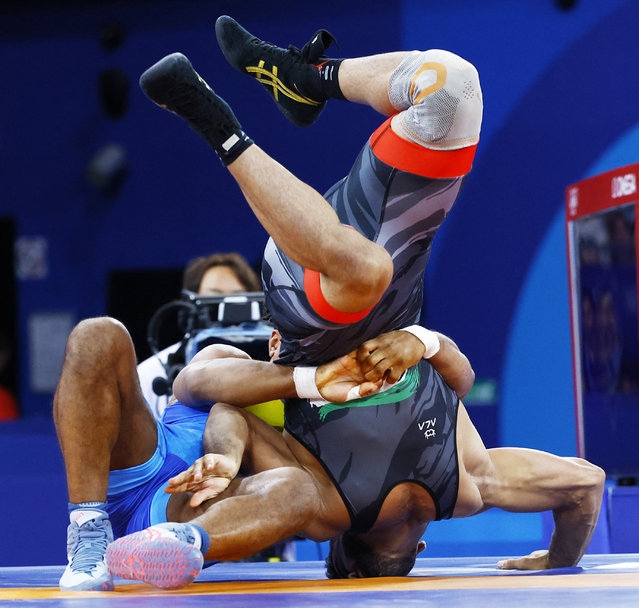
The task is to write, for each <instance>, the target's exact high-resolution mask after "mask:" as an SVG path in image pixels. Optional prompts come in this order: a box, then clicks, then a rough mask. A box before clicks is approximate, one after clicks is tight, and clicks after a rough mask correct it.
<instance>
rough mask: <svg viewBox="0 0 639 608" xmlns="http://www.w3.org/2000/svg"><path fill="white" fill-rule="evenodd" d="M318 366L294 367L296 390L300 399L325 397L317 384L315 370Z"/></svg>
mask: <svg viewBox="0 0 639 608" xmlns="http://www.w3.org/2000/svg"><path fill="white" fill-rule="evenodd" d="M316 369H317V367H301V366H299V367H295V368H293V382H295V391H296V392H297V396H298V397H299V398H300V399H324V398H323V397H322V393H320V392H319V390H318V388H317V384H315V370H316Z"/></svg>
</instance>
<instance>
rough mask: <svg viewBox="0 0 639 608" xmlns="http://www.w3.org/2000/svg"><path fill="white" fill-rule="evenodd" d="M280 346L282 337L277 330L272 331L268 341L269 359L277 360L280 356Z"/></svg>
mask: <svg viewBox="0 0 639 608" xmlns="http://www.w3.org/2000/svg"><path fill="white" fill-rule="evenodd" d="M281 344H282V336H281V335H280V332H279V331H277V329H274V330H273V333H272V334H271V337H270V338H269V340H268V356H269V358H270V359H277V358H278V357H279V356H280V346H281Z"/></svg>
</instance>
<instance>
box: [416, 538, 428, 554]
mask: <svg viewBox="0 0 639 608" xmlns="http://www.w3.org/2000/svg"><path fill="white" fill-rule="evenodd" d="M424 549H426V541H423V540H420V541H419V542H418V543H417V555H419V554H420V553H421V552H422V551H424Z"/></svg>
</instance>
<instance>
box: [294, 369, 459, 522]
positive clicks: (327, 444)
mask: <svg viewBox="0 0 639 608" xmlns="http://www.w3.org/2000/svg"><path fill="white" fill-rule="evenodd" d="M458 403H459V399H458V397H457V395H456V393H455V392H454V391H453V390H452V389H451V388H450V387H449V386H448V385H447V384H446V383H445V382H444V381H443V379H442V378H441V376H440V375H439V374H438V373H437V372H436V371H435V370H434V369H433V367H432V366H431V364H430V363H429V362H428V361H425V360H422V361H421V362H420V363H419V364H418V365H416V366H415V367H412V368H410V369H409V370H407V372H406V375H405V377H404V378H403V379H402V380H400V381H399V382H398V383H397V384H396V385H395V386H394V387H393V388H391V389H388V390H387V391H385V392H383V393H378V394H377V395H373V396H371V397H365V398H362V399H357V400H354V401H348V402H346V403H340V404H328V405H324V406H322V407H321V408H319V407H315V406H313V405H312V404H311V403H310V402H308V401H305V400H299V399H294V400H288V401H287V402H286V410H285V414H286V422H285V428H286V430H287V431H288V432H289V433H291V435H293V436H294V437H295V438H296V439H297V440H298V441H299V442H300V443H301V444H302V445H304V446H305V447H306V448H307V449H308V450H309V451H310V452H311V453H312V454H313V455H315V456H316V457H317V459H318V460H319V461H320V462H321V464H322V465H323V467H324V469H325V470H326V472H327V473H328V475H329V476H330V477H331V479H332V480H333V482H334V484H335V486H336V488H337V489H338V491H339V492H340V494H341V496H342V498H343V499H344V504H345V505H346V507H347V508H348V511H349V514H350V516H351V522H352V528H351V531H353V532H355V533H362V532H366V531H367V530H369V529H370V528H371V526H372V525H373V524H374V523H375V520H376V519H377V515H378V514H379V510H380V509H381V507H382V503H383V502H384V499H385V498H386V496H387V495H388V493H389V492H390V491H391V490H392V489H393V488H394V487H395V486H396V485H397V484H399V483H403V482H412V483H416V484H418V485H420V486H421V487H423V488H424V489H425V490H426V491H427V492H428V493H429V494H430V495H431V497H432V499H433V502H434V503H435V508H436V512H437V514H436V519H448V518H450V517H452V515H453V510H454V508H455V503H456V501H457V490H458V486H459V469H458V462H457V449H456V424H457V409H458Z"/></svg>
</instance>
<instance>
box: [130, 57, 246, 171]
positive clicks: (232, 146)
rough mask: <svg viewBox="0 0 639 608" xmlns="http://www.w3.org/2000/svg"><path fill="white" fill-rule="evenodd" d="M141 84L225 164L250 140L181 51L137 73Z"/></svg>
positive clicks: (227, 108)
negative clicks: (179, 118)
mask: <svg viewBox="0 0 639 608" xmlns="http://www.w3.org/2000/svg"><path fill="white" fill-rule="evenodd" d="M140 88H141V89H142V91H144V93H145V95H146V96H147V97H148V98H149V99H150V100H151V101H153V102H154V103H156V104H157V105H159V106H161V107H162V108H164V109H166V110H169V112H173V113H174V114H177V115H178V116H180V117H181V118H183V119H184V120H186V121H187V122H188V124H189V126H190V127H191V128H192V129H193V130H194V131H195V132H196V133H197V134H198V135H200V136H201V137H202V138H203V139H204V140H205V141H206V142H207V143H208V144H209V145H210V146H211V147H212V148H213V149H214V150H215V151H216V152H217V153H218V155H219V156H220V159H221V160H222V162H223V163H224V164H226V165H228V164H229V163H230V162H232V161H234V160H235V159H236V158H237V157H238V156H239V155H240V154H241V153H242V152H243V151H244V150H245V149H246V148H248V147H249V146H250V145H251V144H252V143H253V142H252V141H251V139H250V138H249V137H248V136H247V135H246V134H245V133H244V131H242V126H241V125H240V123H239V122H238V120H237V118H236V117H235V114H233V110H231V108H230V106H229V105H228V104H227V103H226V102H225V101H224V100H223V99H222V98H221V97H219V96H218V95H216V94H215V92H214V91H213V89H211V87H210V86H209V85H208V84H207V83H206V82H205V81H204V80H203V78H202V77H201V76H200V75H199V74H198V73H197V72H196V71H195V70H194V69H193V66H192V65H191V62H190V61H189V60H188V59H187V58H186V57H185V56H184V55H182V53H173V54H172V55H168V56H166V57H164V58H163V59H161V60H160V61H158V62H157V63H156V64H155V65H152V66H151V67H150V68H149V69H148V70H146V71H145V72H144V73H143V74H142V76H140Z"/></svg>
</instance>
